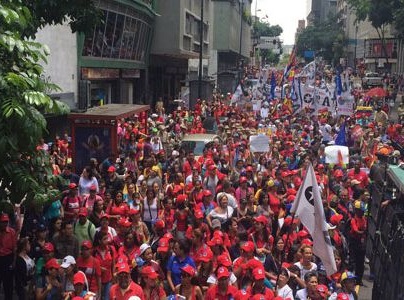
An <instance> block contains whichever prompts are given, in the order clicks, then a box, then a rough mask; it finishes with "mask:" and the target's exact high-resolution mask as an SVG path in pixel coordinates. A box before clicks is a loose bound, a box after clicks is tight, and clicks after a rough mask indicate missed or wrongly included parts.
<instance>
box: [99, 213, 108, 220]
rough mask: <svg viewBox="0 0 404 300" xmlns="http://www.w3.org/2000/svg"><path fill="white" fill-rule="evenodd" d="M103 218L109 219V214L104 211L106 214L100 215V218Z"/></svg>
mask: <svg viewBox="0 0 404 300" xmlns="http://www.w3.org/2000/svg"><path fill="white" fill-rule="evenodd" d="M103 218H107V219H109V215H108V214H105V213H104V214H102V215H101V216H100V220H101V219H103Z"/></svg>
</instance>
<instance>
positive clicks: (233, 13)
mask: <svg viewBox="0 0 404 300" xmlns="http://www.w3.org/2000/svg"><path fill="white" fill-rule="evenodd" d="M251 2H252V1H251V0H212V3H213V11H214V13H213V15H214V17H213V24H214V36H213V49H212V55H211V56H214V57H216V58H217V61H212V64H215V65H216V66H217V69H216V70H217V73H216V74H215V76H216V78H217V87H218V90H219V91H221V92H222V93H226V92H231V93H233V92H234V91H235V89H236V87H237V85H238V81H239V80H240V77H241V72H242V68H243V66H246V65H247V63H248V61H249V59H250V50H251V25H252V18H251V13H250V12H251Z"/></svg>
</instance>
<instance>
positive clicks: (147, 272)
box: [140, 266, 159, 279]
mask: <svg viewBox="0 0 404 300" xmlns="http://www.w3.org/2000/svg"><path fill="white" fill-rule="evenodd" d="M140 273H141V274H142V276H145V277H148V278H150V279H156V278H158V277H159V274H158V273H157V272H156V270H154V269H153V267H152V266H146V267H143V269H142V271H141V272H140Z"/></svg>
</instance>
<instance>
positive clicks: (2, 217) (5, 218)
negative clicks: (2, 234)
mask: <svg viewBox="0 0 404 300" xmlns="http://www.w3.org/2000/svg"><path fill="white" fill-rule="evenodd" d="M8 221H10V218H9V216H8V214H4V213H3V214H1V215H0V222H8Z"/></svg>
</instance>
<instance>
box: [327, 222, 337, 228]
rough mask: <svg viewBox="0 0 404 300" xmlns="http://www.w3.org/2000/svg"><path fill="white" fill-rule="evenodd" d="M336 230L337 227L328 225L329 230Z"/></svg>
mask: <svg viewBox="0 0 404 300" xmlns="http://www.w3.org/2000/svg"><path fill="white" fill-rule="evenodd" d="M335 228H337V226H335V225H331V224H330V223H327V230H333V229H335Z"/></svg>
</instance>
